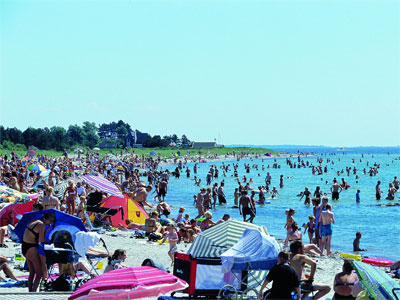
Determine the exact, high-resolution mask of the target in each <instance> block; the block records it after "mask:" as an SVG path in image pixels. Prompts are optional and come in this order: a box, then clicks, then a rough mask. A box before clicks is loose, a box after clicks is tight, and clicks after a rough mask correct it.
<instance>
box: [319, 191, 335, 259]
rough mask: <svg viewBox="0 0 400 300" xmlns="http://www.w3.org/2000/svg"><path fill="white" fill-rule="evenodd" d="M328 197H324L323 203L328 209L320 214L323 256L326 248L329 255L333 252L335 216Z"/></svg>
mask: <svg viewBox="0 0 400 300" xmlns="http://www.w3.org/2000/svg"><path fill="white" fill-rule="evenodd" d="M327 202H328V199H327V198H325V199H324V198H323V199H322V205H323V206H325V207H326V210H322V211H321V212H320V215H319V221H320V222H321V223H322V224H321V226H322V227H321V256H323V255H324V254H323V253H324V248H325V249H326V252H327V255H330V254H331V241H332V224H335V217H334V214H333V212H331V210H332V206H331V205H330V204H329V203H327Z"/></svg>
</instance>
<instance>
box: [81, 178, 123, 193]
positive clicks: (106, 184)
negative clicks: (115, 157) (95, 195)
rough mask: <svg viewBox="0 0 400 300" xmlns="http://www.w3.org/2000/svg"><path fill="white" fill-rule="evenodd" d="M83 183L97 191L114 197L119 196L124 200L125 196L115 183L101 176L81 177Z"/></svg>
mask: <svg viewBox="0 0 400 300" xmlns="http://www.w3.org/2000/svg"><path fill="white" fill-rule="evenodd" d="M80 178H81V179H82V181H83V182H86V183H87V184H89V185H90V186H92V187H94V188H95V189H98V190H99V191H102V192H105V193H108V194H110V195H113V196H117V197H120V198H123V197H124V196H123V195H122V193H121V191H120V190H119V189H118V188H117V187H116V186H115V184H114V183H112V182H110V181H108V180H107V179H105V178H103V177H100V176H94V175H85V176H81V177H80Z"/></svg>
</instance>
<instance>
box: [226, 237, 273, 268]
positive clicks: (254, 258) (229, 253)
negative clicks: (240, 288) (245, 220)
mask: <svg viewBox="0 0 400 300" xmlns="http://www.w3.org/2000/svg"><path fill="white" fill-rule="evenodd" d="M279 251H280V247H279V245H278V243H277V241H276V240H275V238H274V237H272V236H268V235H266V234H265V233H262V232H261V231H258V230H256V229H246V230H245V231H244V232H243V236H242V238H241V239H240V240H239V241H238V242H237V243H236V245H234V246H233V247H232V248H230V249H229V250H226V251H225V252H224V253H222V254H221V260H222V271H223V272H224V273H227V272H230V271H231V270H237V271H242V270H246V269H248V268H251V269H252V270H270V269H271V268H272V267H273V266H274V265H275V264H276V263H277V262H278V254H279Z"/></svg>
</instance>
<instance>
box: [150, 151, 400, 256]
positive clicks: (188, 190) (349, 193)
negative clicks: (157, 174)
mask: <svg viewBox="0 0 400 300" xmlns="http://www.w3.org/2000/svg"><path fill="white" fill-rule="evenodd" d="M318 157H322V158H323V160H324V161H323V163H322V166H323V167H324V166H325V165H327V166H328V172H327V173H324V174H323V175H321V176H318V175H313V174H312V170H311V168H300V169H298V168H296V169H291V168H290V167H289V166H288V165H287V164H286V158H276V162H277V163H278V164H279V165H280V166H281V168H280V169H273V168H272V164H273V163H274V158H264V159H261V158H258V159H242V160H240V161H239V168H238V173H239V178H240V179H242V177H243V175H246V177H247V180H250V178H252V179H253V181H254V182H253V183H250V185H251V187H252V188H253V189H255V190H257V187H258V186H259V185H265V176H266V173H267V172H269V173H270V174H271V176H272V183H271V186H270V187H271V188H272V187H273V186H276V188H277V189H278V191H279V194H280V195H279V196H278V198H277V199H268V198H270V194H266V198H267V201H269V202H270V204H265V205H258V204H257V207H256V209H257V216H256V218H255V219H254V223H256V224H258V225H264V226H266V227H267V229H268V231H269V233H270V234H271V235H273V236H275V237H276V238H280V239H284V238H286V230H285V228H284V225H285V223H286V215H285V210H286V209H288V208H294V209H295V210H296V214H295V215H294V219H295V221H296V222H297V223H298V224H299V226H302V225H303V224H304V223H307V222H308V216H309V215H312V214H313V208H312V206H307V205H304V198H303V199H302V200H301V201H299V198H300V197H298V196H297V195H298V194H299V193H300V192H302V191H304V187H306V186H307V187H308V188H309V190H310V192H311V193H313V192H314V191H315V187H316V186H317V185H319V186H320V187H321V190H322V191H323V192H326V193H330V188H331V184H332V180H333V178H334V177H336V178H337V180H338V182H339V183H341V179H342V178H344V179H345V180H346V181H347V183H348V184H350V186H351V187H350V188H349V189H347V190H343V191H342V192H341V193H340V199H339V201H331V200H329V202H330V203H331V204H332V205H333V209H332V211H333V213H334V214H335V224H334V225H333V226H332V227H333V234H332V250H338V251H341V252H346V253H352V250H353V240H354V238H355V234H356V232H357V231H360V232H362V239H361V244H360V246H361V248H364V249H365V248H366V249H368V251H366V252H363V253H362V254H363V255H366V256H369V257H378V258H387V259H392V260H398V259H399V258H400V206H392V207H388V206H386V207H385V206H380V205H381V204H389V203H399V202H400V201H399V196H400V193H399V192H398V193H396V199H395V200H393V201H389V200H385V198H386V196H387V190H388V187H389V182H392V181H393V179H394V176H397V177H398V178H399V177H400V176H399V175H400V174H399V173H400V172H399V171H400V160H399V154H390V155H389V154H364V157H362V154H360V153H341V154H337V153H336V154H326V155H325V154H323V155H322V156H321V154H319V156H318ZM301 158H302V159H304V160H305V161H307V160H308V161H309V162H310V163H311V164H313V165H315V166H317V165H318V162H317V156H308V157H304V156H302V157H301ZM327 158H330V159H331V160H332V161H333V162H334V164H331V163H327V162H326V159H327ZM353 158H354V163H353V160H352V159H353ZM291 159H292V160H293V162H296V164H297V155H294V156H293V157H292V158H291ZM360 160H361V161H360ZM367 162H368V163H369V166H367ZM223 163H224V164H225V165H227V164H230V169H231V171H230V172H228V173H227V174H226V175H227V176H226V177H224V176H223V175H222V174H223V172H222V170H221V169H220V168H219V167H220V166H221V164H222V161H211V162H207V163H199V164H198V172H197V174H194V172H193V166H194V163H188V164H187V165H186V166H187V167H189V168H190V170H191V175H190V179H187V178H186V172H185V170H186V169H185V168H184V169H183V171H182V173H181V177H180V179H175V178H172V177H171V178H170V181H169V184H168V193H167V196H166V199H165V201H166V202H167V203H169V204H170V205H171V206H173V209H172V212H171V215H170V217H172V218H175V217H176V215H177V214H178V208H179V207H180V206H184V207H185V209H186V211H185V213H189V214H190V218H193V217H196V216H197V209H196V207H195V206H194V204H193V195H194V194H197V193H198V192H199V191H200V188H199V187H198V186H195V184H194V180H193V178H194V176H195V175H196V176H197V177H198V178H200V179H201V180H202V184H201V187H208V186H206V175H207V173H208V171H209V169H210V166H211V165H216V166H217V167H218V169H219V171H220V172H219V178H218V179H214V180H213V182H212V184H213V183H215V182H218V184H220V183H221V181H222V179H224V181H225V188H224V191H225V195H226V198H227V202H228V203H227V204H225V205H218V204H217V207H216V209H215V210H214V209H212V210H211V212H212V213H213V220H214V221H217V220H218V219H220V218H221V217H222V216H223V215H224V214H225V213H228V214H230V216H231V217H232V218H235V219H238V220H243V218H242V216H241V215H240V214H239V210H238V209H237V208H232V206H233V193H234V189H235V188H236V187H238V184H237V179H236V178H235V177H233V167H232V164H233V163H237V161H236V160H230V161H229V160H228V161H223ZM374 163H377V164H380V168H379V173H378V174H377V175H376V176H369V174H368V170H369V167H371V166H373V164H374ZM244 164H250V166H252V165H253V164H257V165H258V171H257V170H256V169H253V168H252V169H251V171H250V173H249V174H248V173H246V172H245V169H244ZM262 165H264V167H265V170H264V171H262V169H261V167H262ZM268 165H269V166H270V167H269V168H268ZM346 166H349V167H351V168H353V167H354V166H355V167H356V168H357V169H358V172H357V174H358V176H359V177H360V178H359V179H358V180H357V181H358V183H356V178H355V175H353V172H352V171H351V172H350V176H348V175H347V173H346V170H345V169H346ZM175 167H176V165H173V166H172V165H170V166H164V167H163V168H164V169H167V168H168V169H169V171H173V170H174V169H175ZM364 168H365V169H366V170H367V175H364V173H363V172H362V170H363V169H364ZM342 169H343V170H344V173H343V174H341V175H340V176H338V175H337V173H336V172H337V171H341V170H342ZM258 174H260V176H259V175H258ZM280 175H284V187H283V188H279V177H280ZM378 180H380V181H381V190H382V191H383V194H382V198H381V200H379V201H378V200H376V199H375V186H376V183H377V181H378ZM326 181H328V182H329V184H325V182H326ZM212 184H211V185H210V187H212ZM242 184H243V185H244V183H243V182H242ZM358 189H359V190H360V191H361V193H360V198H361V202H360V203H359V204H357V203H356V200H355V198H356V192H357V190H358ZM153 196H154V195H149V197H148V198H149V199H152V197H153ZM328 197H329V198H330V194H328ZM256 200H258V194H256ZM217 202H218V201H217ZM302 231H303V232H304V229H302ZM303 241H304V242H305V243H308V242H309V238H308V235H307V233H305V234H303Z"/></svg>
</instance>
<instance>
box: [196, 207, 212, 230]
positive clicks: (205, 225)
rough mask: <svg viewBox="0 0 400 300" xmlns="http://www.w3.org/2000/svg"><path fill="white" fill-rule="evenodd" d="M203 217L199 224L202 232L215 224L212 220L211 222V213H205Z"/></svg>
mask: <svg viewBox="0 0 400 300" xmlns="http://www.w3.org/2000/svg"><path fill="white" fill-rule="evenodd" d="M204 217H205V219H204V220H203V221H202V222H201V224H200V229H201V230H202V231H204V230H206V229H208V228H210V227H212V226H214V225H215V222H214V221H213V220H211V219H212V213H211V212H209V211H206V212H205V213H204Z"/></svg>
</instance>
